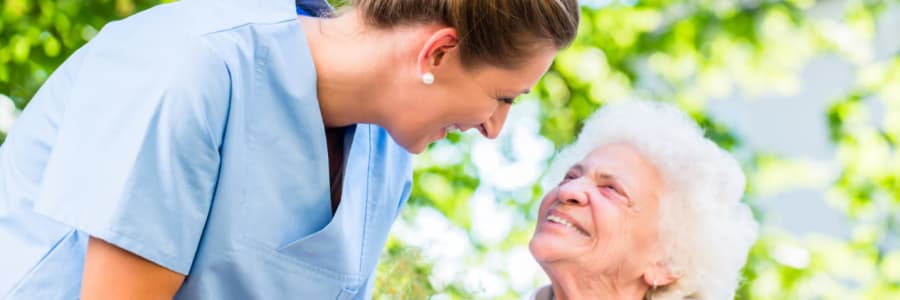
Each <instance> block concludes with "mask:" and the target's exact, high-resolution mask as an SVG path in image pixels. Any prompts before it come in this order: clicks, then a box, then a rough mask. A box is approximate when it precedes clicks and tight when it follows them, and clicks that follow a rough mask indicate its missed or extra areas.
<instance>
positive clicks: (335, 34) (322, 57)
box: [299, 10, 428, 128]
mask: <svg viewBox="0 0 900 300" xmlns="http://www.w3.org/2000/svg"><path fill="white" fill-rule="evenodd" d="M299 18H300V23H301V25H302V27H303V30H304V33H305V34H306V38H307V42H308V44H309V48H310V51H311V53H312V57H313V61H314V63H315V68H316V77H317V82H316V86H317V89H318V96H319V107H320V110H321V111H322V119H323V121H324V122H325V126H326V127H329V128H335V127H343V126H348V125H351V124H356V123H372V124H379V125H383V121H385V120H387V119H388V118H389V115H390V113H392V112H393V113H396V109H397V107H396V106H397V105H396V102H392V101H391V100H392V99H396V98H397V96H399V95H400V94H402V93H404V92H409V90H408V88H413V86H414V85H415V84H420V81H418V78H419V77H418V75H417V74H418V72H417V70H416V64H415V63H416V61H415V57H416V55H417V54H418V50H419V48H420V47H419V46H416V45H421V44H422V43H424V40H425V39H426V38H427V37H428V32H427V31H426V30H425V29H423V26H415V27H410V28H403V29H396V28H395V29H378V28H372V27H370V26H368V25H366V23H365V21H364V20H362V19H361V18H360V16H359V15H358V14H357V13H356V12H355V11H352V10H351V11H348V12H346V13H344V14H342V15H341V16H339V17H337V18H332V19H317V18H310V17H304V16H301V17H299ZM420 31H421V32H420ZM407 86H408V88H407Z"/></svg>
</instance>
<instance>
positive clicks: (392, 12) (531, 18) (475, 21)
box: [350, 0, 579, 67]
mask: <svg viewBox="0 0 900 300" xmlns="http://www.w3.org/2000/svg"><path fill="white" fill-rule="evenodd" d="M350 3H351V4H352V5H353V6H354V7H356V8H357V9H358V10H359V11H360V13H361V14H362V15H363V17H364V18H365V19H366V22H368V23H369V24H370V25H373V26H376V27H379V28H393V27H396V26H403V25H416V24H429V23H439V24H443V25H446V26H450V27H453V28H455V29H456V31H457V34H458V38H459V47H460V55H461V58H462V61H463V64H465V65H466V66H473V65H476V64H479V63H487V64H490V65H495V66H501V67H513V66H516V65H517V64H518V63H519V62H521V61H523V60H525V59H526V58H528V57H529V55H532V54H533V53H534V51H536V50H538V49H541V47H547V46H552V47H554V48H555V49H562V48H565V47H566V46H568V45H569V44H570V43H571V42H572V40H573V39H574V38H575V33H576V30H577V28H578V21H579V15H578V13H579V11H578V3H577V1H576V0H351V1H350Z"/></svg>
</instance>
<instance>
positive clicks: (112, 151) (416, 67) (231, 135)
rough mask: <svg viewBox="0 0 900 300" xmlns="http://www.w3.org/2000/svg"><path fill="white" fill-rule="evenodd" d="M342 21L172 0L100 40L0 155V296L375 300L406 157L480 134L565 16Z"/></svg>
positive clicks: (380, 2) (431, 5)
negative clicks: (459, 133)
mask: <svg viewBox="0 0 900 300" xmlns="http://www.w3.org/2000/svg"><path fill="white" fill-rule="evenodd" d="M350 2H351V4H350V6H351V8H350V9H349V10H348V11H347V12H345V13H343V14H341V15H340V16H338V17H334V18H311V17H305V16H301V17H298V16H297V14H296V12H306V13H312V14H317V15H322V14H329V11H328V7H327V5H325V4H324V3H323V2H316V1H299V2H298V3H295V2H294V1H289V0H268V1H251V0H186V1H181V2H176V3H171V4H165V5H160V6H157V7H155V8H152V9H149V10H147V11H144V12H141V13H139V14H136V15H134V16H132V17H129V18H127V19H124V20H121V21H118V22H112V23H110V24H108V25H107V26H105V27H104V28H103V30H102V31H101V32H100V33H99V34H98V35H97V36H96V37H95V38H94V39H92V40H91V41H90V42H89V43H88V44H86V45H85V46H84V47H82V48H81V49H79V50H78V51H77V52H76V53H75V54H73V55H72V56H71V57H70V58H69V59H68V60H67V61H66V62H65V63H64V64H63V65H62V66H61V67H60V68H59V69H57V71H56V72H55V73H54V74H53V75H52V76H51V77H50V79H48V81H47V82H46V83H45V84H44V86H43V87H42V88H41V90H40V91H39V92H38V93H37V95H35V97H34V99H32V101H31V103H30V105H29V106H28V107H27V108H26V109H25V111H24V112H23V113H22V115H21V116H20V118H19V120H18V121H17V123H16V124H15V125H14V126H13V128H12V129H11V131H10V133H9V135H8V137H7V140H6V143H5V144H3V146H2V147H0V245H2V246H0V298H3V299H77V298H81V299H164V298H165V299H168V298H176V299H368V298H370V297H371V290H372V284H373V281H374V280H373V276H374V272H373V270H374V268H375V265H376V263H377V260H378V257H379V255H380V253H381V249H382V247H383V245H384V242H385V240H386V238H387V236H388V231H389V229H390V226H391V223H392V222H393V221H394V219H395V218H396V217H397V214H398V211H399V209H400V208H401V207H402V206H403V204H404V202H405V201H406V198H407V197H408V195H409V191H410V187H411V182H410V180H411V173H412V167H411V162H410V154H411V153H413V154H414V153H419V152H421V151H423V150H424V149H425V148H426V147H427V146H428V144H430V143H432V142H434V141H436V140H439V139H441V138H443V137H444V136H445V134H446V132H447V131H450V130H455V129H460V130H469V129H474V130H478V131H479V132H481V133H482V134H483V135H484V136H486V137H488V138H494V137H496V136H497V135H498V134H499V132H500V130H501V128H502V127H503V123H504V121H505V119H506V114H507V112H508V111H509V107H510V104H512V102H513V99H515V97H516V96H517V95H519V94H521V93H524V92H527V91H528V90H529V89H530V88H531V87H532V86H533V85H534V84H535V83H536V82H537V80H538V79H539V78H540V77H541V75H542V74H543V73H544V72H545V71H546V70H547V68H548V66H549V65H550V63H551V61H552V59H553V56H554V55H555V54H556V52H557V51H558V50H560V49H561V48H563V47H565V46H566V45H568V44H569V43H570V42H571V41H572V39H573V38H574V35H575V31H576V27H577V24H578V6H577V3H576V2H575V0H554V1H547V0H493V1H475V0H455V1H450V0H353V1H350ZM298 5H299V6H298Z"/></svg>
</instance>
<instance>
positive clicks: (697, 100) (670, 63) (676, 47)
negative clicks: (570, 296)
mask: <svg viewBox="0 0 900 300" xmlns="http://www.w3.org/2000/svg"><path fill="white" fill-rule="evenodd" d="M0 1H2V2H0V4H2V6H0V94H5V95H7V96H9V97H10V98H11V99H12V100H13V101H14V102H15V104H16V105H17V106H18V107H19V108H22V107H24V106H25V105H26V104H27V102H28V99H30V98H31V97H32V96H33V95H34V93H35V91H36V90H37V88H38V87H39V86H40V85H41V83H42V82H43V81H44V80H46V78H47V77H48V76H49V74H51V73H52V72H53V71H54V70H55V69H56V67H58V66H59V64H60V63H62V61H63V60H64V59H65V58H66V57H68V56H69V55H71V54H72V52H73V51H75V50H76V49H78V47H80V46H81V45H83V44H84V43H85V42H86V41H87V40H89V39H90V38H91V37H92V36H93V35H95V34H96V33H97V31H98V30H100V29H101V28H102V26H103V25H104V24H105V23H107V22H109V21H111V20H115V19H119V18H122V17H125V16H127V15H130V14H132V13H134V12H136V11H139V10H141V9H144V8H147V7H150V6H152V5H154V4H157V3H159V1H150V0H91V1H74V0H57V1H52V0H0ZM607 2H608V4H607V5H605V6H601V7H596V8H590V7H584V8H583V9H582V13H583V22H582V26H581V27H580V28H579V36H578V38H577V39H576V41H575V43H574V44H573V45H572V47H570V48H569V49H567V50H565V51H563V52H562V53H561V54H560V55H559V56H558V58H557V60H556V61H555V62H554V64H553V66H552V67H551V70H550V71H549V72H548V73H547V75H546V76H544V78H542V79H541V80H540V82H539V83H538V86H537V87H536V88H535V89H534V92H533V93H532V95H530V98H528V99H524V100H523V101H522V102H523V104H519V105H520V106H521V105H527V103H533V104H536V106H537V107H538V110H537V113H536V114H535V115H534V116H533V118H536V119H537V122H536V123H537V124H538V125H537V127H538V128H536V130H535V134H536V135H538V136H539V138H540V139H542V140H544V141H546V142H547V143H548V144H549V145H552V147H553V148H554V149H559V148H560V147H562V146H564V145H566V144H569V143H571V142H572V141H573V140H574V139H575V137H576V134H577V133H578V131H579V130H580V128H581V126H582V122H583V120H584V119H585V118H587V117H588V116H589V115H590V114H591V113H592V112H593V111H595V110H596V109H597V108H599V107H600V106H602V105H603V104H604V103H607V102H609V101H614V100H616V99H620V98H626V97H635V96H636V97H644V98H652V99H657V100H659V101H669V102H673V103H676V104H677V105H679V106H680V107H681V108H682V109H684V110H685V111H688V112H689V113H690V115H691V116H692V117H694V118H695V119H696V120H697V121H698V122H699V123H700V124H701V125H702V126H703V127H704V128H705V129H706V130H707V134H708V136H709V137H710V138H711V139H713V140H714V141H716V142H717V143H719V144H720V145H721V146H723V147H724V148H725V149H728V150H730V151H733V152H734V153H737V154H739V157H740V158H741V159H742V161H743V165H744V167H745V170H746V172H747V178H748V181H749V182H748V194H747V197H746V201H748V202H749V203H750V204H751V206H756V205H755V201H756V200H757V199H758V198H759V197H761V195H763V194H765V193H769V192H771V191H773V190H778V189H779V188H784V187H785V186H791V185H794V186H798V185H803V184H804V183H803V180H813V179H815V178H820V177H821V175H819V174H817V172H816V171H815V170H814V169H812V170H811V168H810V167H809V166H808V165H807V164H805V163H803V162H802V161H797V160H794V159H793V158H789V157H781V156H779V155H777V154H772V153H761V152H759V151H758V149H751V148H749V147H748V146H747V145H744V143H742V137H741V136H740V135H739V134H738V133H737V132H736V131H734V130H733V129H731V128H729V127H728V126H726V125H724V123H723V122H721V121H720V120H716V119H715V118H714V117H712V116H711V115H710V114H709V113H708V112H707V106H708V103H709V102H710V101H727V100H713V99H726V98H729V97H732V96H733V95H735V94H738V93H741V94H751V95H753V94H758V93H763V92H766V93H771V92H774V93H780V94H786V95H791V93H792V92H794V91H795V90H796V89H797V86H798V85H799V82H800V78H799V74H800V71H801V70H802V68H803V67H804V66H805V65H806V64H807V62H808V61H809V60H810V59H811V58H813V57H815V56H818V55H822V54H830V55H836V56H840V57H842V58H845V59H846V60H848V61H850V62H852V63H853V68H854V70H855V72H856V80H857V82H856V83H855V87H854V89H853V90H852V91H850V92H849V93H847V94H846V95H844V96H842V97H837V98H836V99H832V100H833V101H831V102H830V103H831V104H830V106H829V109H828V110H827V112H825V116H824V119H825V120H827V122H828V126H829V138H830V140H831V141H832V143H833V145H834V146H835V148H836V153H837V154H836V161H837V166H836V167H837V168H838V176H837V177H836V178H834V179H833V180H832V179H830V178H826V179H824V181H826V182H827V183H830V184H828V187H827V194H828V197H827V198H826V199H823V200H822V201H826V202H827V203H828V204H829V205H830V206H832V207H834V208H836V209H837V210H839V211H840V212H842V213H843V214H844V215H845V218H846V220H847V222H848V224H850V226H851V232H852V234H851V237H849V238H847V239H843V238H839V237H834V236H824V235H813V236H792V235H790V234H788V233H786V232H784V231H783V230H782V229H779V228H775V227H772V226H768V225H767V224H769V222H768V219H767V218H766V215H765V211H763V210H761V209H759V208H758V207H755V212H756V215H757V217H758V218H759V220H760V221H761V223H762V224H763V231H762V232H761V236H760V240H759V242H758V243H757V244H756V245H755V246H754V247H753V248H752V250H751V253H750V258H749V261H748V264H747V267H746V268H745V270H744V274H745V282H744V283H743V284H742V285H741V287H740V289H739V290H738V291H737V295H736V298H738V299H896V298H900V271H898V270H900V249H897V247H896V246H894V247H893V248H892V247H889V246H888V245H886V244H885V243H884V240H885V239H886V238H887V237H894V238H896V237H897V236H900V219H898V218H897V216H898V215H900V209H898V207H900V155H898V150H897V149H898V142H900V56H895V57H893V58H889V59H886V60H881V61H873V60H872V59H871V55H870V54H868V53H869V52H870V51H869V49H867V48H866V47H865V46H864V45H867V44H868V43H869V41H870V39H871V38H872V37H873V35H874V28H875V22H876V21H877V20H878V19H879V17H880V16H881V14H882V13H883V12H884V11H886V9H887V8H889V7H890V6H892V5H898V4H897V3H898V1H873V0H849V1H846V3H845V5H843V9H844V12H843V16H842V17H841V18H839V20H830V19H824V18H821V17H817V16H814V15H813V14H810V13H809V12H810V9H811V8H812V7H814V6H816V5H819V4H821V3H816V1H815V0H785V1H778V0H765V1H712V0H700V1H663V0H650V1H607ZM332 3H335V4H338V5H341V4H342V3H346V1H332ZM825 4H827V3H825ZM838 37H842V38H838ZM518 125H519V124H513V123H511V124H510V125H507V129H506V130H507V131H509V130H512V129H511V128H515V127H517V126H518ZM3 137H4V135H3V134H2V133H0V141H2V139H3ZM476 140H477V138H473V137H472V136H470V135H456V134H454V135H452V136H451V137H450V138H449V139H447V140H446V141H442V142H440V143H438V145H434V146H433V147H431V148H430V149H429V151H427V152H426V153H425V154H423V155H421V156H419V157H418V158H417V166H416V169H415V177H414V178H415V184H414V187H413V190H412V196H411V198H410V200H409V205H408V207H407V209H406V211H405V212H404V213H403V218H402V220H401V222H403V223H413V221H414V219H415V218H416V217H417V216H418V215H419V214H418V212H420V211H422V210H423V209H435V210H437V211H439V212H440V213H442V214H443V215H444V216H445V218H446V221H447V222H449V223H450V224H452V226H455V228H459V229H460V230H462V231H464V232H465V233H466V235H467V238H468V244H467V245H465V247H466V249H468V251H469V252H467V253H470V254H471V255H467V256H465V259H462V260H460V261H459V262H453V263H458V264H461V265H464V267H463V270H465V271H464V272H463V274H461V275H459V276H458V277H463V279H465V277H466V276H467V275H466V274H468V273H466V272H467V271H468V270H469V269H470V268H476V267H480V266H486V265H492V264H493V263H494V261H495V260H497V259H498V257H500V258H503V257H507V256H510V255H512V254H511V253H520V254H521V253H522V252H521V251H523V248H524V247H525V246H526V245H527V241H528V238H529V237H530V233H531V230H532V228H533V224H534V216H533V214H534V211H535V208H536V204H537V203H538V201H539V200H540V197H541V196H542V194H543V191H541V189H540V187H539V186H538V184H537V183H536V182H531V183H529V184H525V185H522V186H518V187H513V188H499V187H497V186H495V185H493V183H491V182H489V181H486V180H483V178H480V177H479V166H477V164H476V163H475V162H474V161H473V159H472V157H473V155H475V154H476V153H474V150H473V145H475V144H476V143H477V142H476ZM499 143H501V144H503V146H502V147H501V148H502V149H504V150H503V151H502V152H503V153H504V158H505V159H508V160H510V161H515V160H516V159H518V158H517V157H516V156H517V154H515V151H512V150H511V149H510V147H512V146H510V145H512V144H511V143H512V142H511V141H510V139H501V141H499ZM513 148H514V147H513ZM446 149H456V150H454V151H456V152H452V153H451V152H447V150H446ZM547 159H548V158H546V157H545V158H544V159H543V160H541V162H540V165H541V166H545V165H546V161H547ZM518 175H521V174H510V175H509V176H518ZM810 178H812V179H810ZM818 180H822V179H818ZM829 181H830V182H829ZM485 190H487V191H490V192H491V194H490V195H492V197H493V199H495V201H494V202H495V203H496V204H497V205H498V206H499V207H501V208H502V209H505V210H504V211H507V212H511V214H512V215H513V216H512V217H510V218H509V219H507V221H508V222H509V223H511V224H510V227H511V228H510V229H509V231H508V233H507V238H505V239H504V240H503V241H500V242H490V241H484V240H481V239H479V238H477V235H478V232H473V230H472V226H473V225H472V224H473V220H474V219H473V216H472V211H473V209H472V207H473V205H475V204H476V203H475V201H476V200H473V199H474V197H475V195H476V194H478V193H479V191H485ZM429 234H438V233H429ZM420 246H423V245H420ZM431 246H432V247H435V245H431ZM423 249H424V248H423ZM423 249H419V248H416V247H413V246H410V245H409V241H406V240H403V239H401V238H399V237H397V236H395V237H393V238H392V239H391V240H390V241H389V243H388V247H386V249H385V252H384V254H383V260H382V264H381V265H379V267H378V277H377V282H376V287H375V297H376V298H377V299H424V298H428V297H430V296H432V295H438V296H436V298H451V299H471V298H485V297H484V296H479V295H482V294H481V293H482V292H483V291H482V290H480V289H479V288H478V287H477V286H476V287H473V286H472V285H468V284H464V283H463V282H461V280H457V281H451V282H438V283H433V282H432V281H431V280H429V278H433V276H434V275H435V272H434V270H433V268H434V267H435V266H436V265H437V264H440V263H441V261H440V259H435V258H434V257H426V256H424V255H422V253H423ZM516 251H519V252H516ZM504 268H506V267H505V266H501V267H494V268H487V269H489V270H493V272H494V273H495V274H496V275H497V276H499V277H500V278H503V279H505V280H506V281H510V278H512V275H513V274H511V273H513V272H515V271H512V270H504ZM533 283H534V285H535V286H536V285H537V284H539V283H540V281H537V280H536V281H534V282H533ZM503 287H504V288H505V289H506V290H505V291H501V292H498V293H493V294H491V295H492V296H490V298H499V299H515V298H518V295H516V294H517V293H522V292H523V291H521V290H515V289H513V287H512V286H511V285H503Z"/></svg>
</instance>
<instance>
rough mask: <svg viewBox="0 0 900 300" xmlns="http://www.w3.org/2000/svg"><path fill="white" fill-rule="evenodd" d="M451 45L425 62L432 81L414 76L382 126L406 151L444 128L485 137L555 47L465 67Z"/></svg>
mask: <svg viewBox="0 0 900 300" xmlns="http://www.w3.org/2000/svg"><path fill="white" fill-rule="evenodd" d="M454 50H455V48H451V49H450V50H448V51H447V52H446V53H443V54H441V57H440V58H439V59H438V61H437V63H434V64H433V65H430V66H428V67H427V71H430V72H432V73H433V74H434V78H435V80H434V83H432V84H424V83H422V82H421V81H418V78H416V80H417V82H416V83H415V84H414V85H413V87H412V88H411V89H410V90H407V91H406V92H404V93H403V95H402V96H401V97H403V98H404V99H398V100H401V101H397V103H398V104H399V105H402V107H397V108H396V109H397V110H398V112H399V113H400V115H399V116H398V117H397V118H395V120H394V122H393V124H386V125H387V126H385V127H386V128H387V129H388V131H390V132H391V135H392V136H393V137H394V139H395V140H396V141H397V142H398V143H399V144H400V145H402V146H403V147H404V148H406V149H407V150H408V151H409V152H411V153H420V152H422V151H423V150H425V148H426V147H428V145H429V144H431V143H433V142H435V141H437V140H440V139H443V138H444V137H445V136H446V135H447V131H448V130H452V128H458V129H459V130H461V131H466V130H478V131H479V132H480V133H481V134H482V135H484V136H485V137H487V138H490V139H493V138H496V137H497V135H499V134H500V130H501V129H503V123H504V122H505V121H506V115H507V113H509V109H510V106H511V105H512V103H513V101H514V100H515V99H516V97H517V96H519V95H521V94H523V93H527V92H528V91H529V90H531V88H532V87H533V86H534V85H535V84H536V83H537V81H538V80H539V79H540V78H541V76H542V75H543V74H544V73H545V72H546V71H547V69H548V68H549V67H550V64H551V63H552V61H553V57H554V56H555V55H556V52H557V50H555V49H549V48H548V49H547V50H540V51H537V52H536V54H534V55H532V56H531V57H529V58H528V59H526V60H525V61H524V63H522V64H520V65H519V66H516V67H514V68H500V67H496V66H490V65H481V66H472V67H468V68H467V67H465V66H463V65H462V64H461V62H460V60H459V56H458V52H457V51H454Z"/></svg>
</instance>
